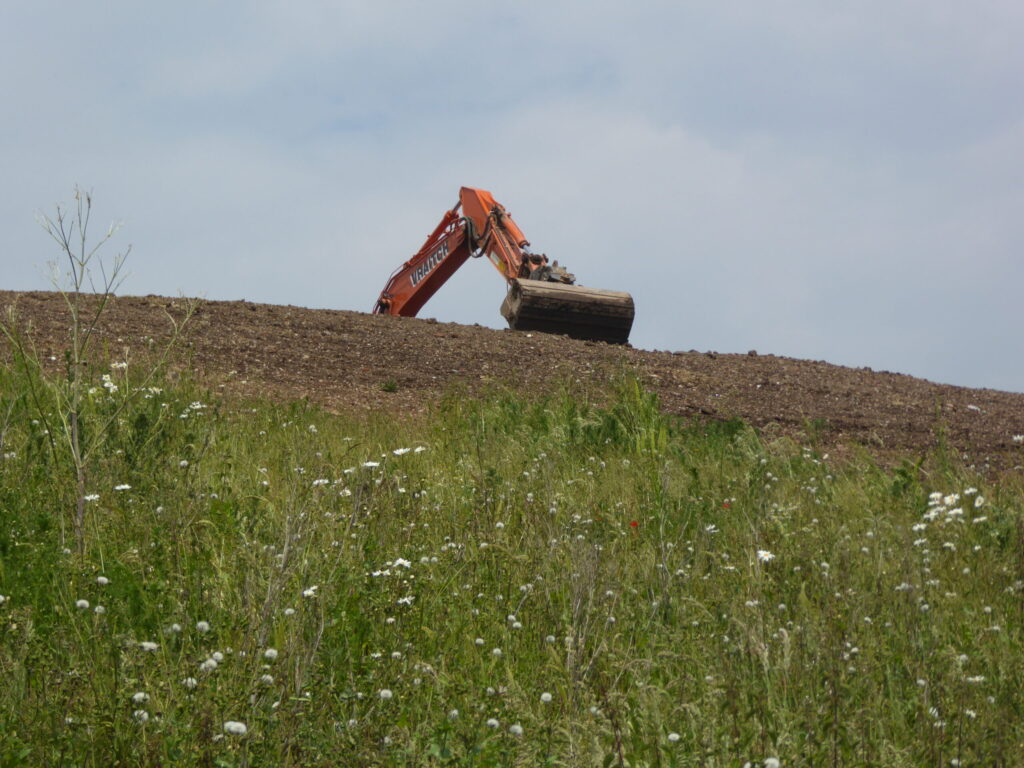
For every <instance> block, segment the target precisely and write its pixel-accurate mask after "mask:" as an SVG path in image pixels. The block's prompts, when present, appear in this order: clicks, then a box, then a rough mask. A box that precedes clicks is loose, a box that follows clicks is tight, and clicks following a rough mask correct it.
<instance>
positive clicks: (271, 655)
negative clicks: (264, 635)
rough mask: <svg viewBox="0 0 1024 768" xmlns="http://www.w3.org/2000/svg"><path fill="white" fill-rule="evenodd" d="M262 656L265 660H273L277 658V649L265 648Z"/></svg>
mask: <svg viewBox="0 0 1024 768" xmlns="http://www.w3.org/2000/svg"><path fill="white" fill-rule="evenodd" d="M263 658H264V659H266V660H267V661H273V660H274V659H276V658H277V649H276V648H267V650H265V651H264V652H263Z"/></svg>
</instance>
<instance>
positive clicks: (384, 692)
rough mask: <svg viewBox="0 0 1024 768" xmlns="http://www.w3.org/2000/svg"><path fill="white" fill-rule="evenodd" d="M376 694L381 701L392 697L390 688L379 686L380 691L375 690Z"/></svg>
mask: <svg viewBox="0 0 1024 768" xmlns="http://www.w3.org/2000/svg"><path fill="white" fill-rule="evenodd" d="M377 695H378V696H380V698H381V699H382V700H383V701H389V700H390V699H392V698H393V697H394V694H393V693H392V692H391V689H390V688H381V689H380V691H378V692H377Z"/></svg>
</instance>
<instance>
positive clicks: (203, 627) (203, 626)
mask: <svg viewBox="0 0 1024 768" xmlns="http://www.w3.org/2000/svg"><path fill="white" fill-rule="evenodd" d="M196 631H197V632H202V633H203V634H204V635H205V634H206V633H207V632H209V631H210V622H208V621H197V622H196Z"/></svg>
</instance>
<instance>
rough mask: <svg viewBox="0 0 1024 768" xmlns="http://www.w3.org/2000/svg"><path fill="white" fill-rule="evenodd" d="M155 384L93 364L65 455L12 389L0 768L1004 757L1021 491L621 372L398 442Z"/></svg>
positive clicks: (509, 399)
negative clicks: (880, 453) (684, 400)
mask: <svg viewBox="0 0 1024 768" xmlns="http://www.w3.org/2000/svg"><path fill="white" fill-rule="evenodd" d="M150 373H151V372H143V371H139V372H138V374H136V371H135V370H134V364H132V365H128V366H126V367H120V366H119V367H113V368H106V367H104V368H103V369H102V370H101V369H89V370H83V371H82V373H81V375H82V376H84V377H85V378H86V384H87V386H84V387H83V388H82V389H81V397H80V398H79V400H78V401H77V402H76V405H75V407H76V429H77V430H78V435H79V438H80V439H81V440H83V441H89V442H88V444H89V445H97V446H101V449H97V451H96V453H94V454H93V455H92V456H91V457H90V459H89V462H88V463H87V464H85V463H83V462H82V461H80V460H79V461H76V460H75V457H73V456H72V455H71V450H70V448H69V443H68V441H67V440H66V439H61V437H60V434H59V433H60V430H61V426H60V425H61V424H62V423H64V422H66V418H65V417H64V416H62V414H60V413H59V412H58V409H59V407H60V404H61V402H64V403H65V407H66V400H65V401H61V400H60V399H59V398H57V397H56V396H53V395H51V394H48V393H51V391H52V388H47V387H44V386H41V385H40V381H39V379H38V377H39V376H41V375H42V374H40V373H39V372H38V371H37V370H35V369H33V368H32V367H31V366H29V365H20V366H19V365H16V364H10V365H2V366H0V455H2V459H0V595H2V596H3V600H2V602H0V675H2V679H3V684H2V685H0V736H2V737H0V766H5V767H6V766H19V765H26V766H28V765H31V766H38V765H75V766H109V765H123V766H133V765H165V766H167V765H204V766H243V765H248V766H302V767H303V768H311V767H312V766H336V765H409V766H420V765H437V766H442V765H459V766H468V765H475V766H492V765H494V766H499V765H524V766H536V765H570V766H577V765H578V766H589V765H598V766H601V765H605V766H608V765H630V766H634V767H635V766H690V765H704V766H726V765H728V766H735V765H742V764H743V763H744V762H745V761H748V760H749V761H751V762H753V763H754V764H755V765H756V764H764V761H765V760H766V759H770V758H778V759H779V760H781V762H782V765H818V766H821V765H842V766H854V765H886V766H918V765H934V766H940V765H942V766H945V765H950V764H951V761H952V760H959V761H961V762H960V764H962V765H968V764H975V765H977V764H987V765H1010V764H1018V763H1019V762H1020V759H1021V758H1020V755H1021V754H1022V741H1024V711H1022V709H1024V704H1022V701H1024V700H1022V698H1021V696H1020V691H1021V690H1022V688H1024V654H1022V653H1021V648H1022V645H1021V631H1022V629H1021V618H1022V612H1024V527H1022V526H1024V522H1022V521H1024V518H1022V507H1024V504H1022V494H1021V489H1020V488H1019V487H1018V486H1011V485H1008V484H1003V485H986V484H985V483H983V482H981V481H979V480H978V479H977V478H972V477H969V476H967V475H966V474H963V473H962V472H961V471H960V470H956V469H955V468H947V469H942V470H936V471H935V472H933V473H932V474H931V475H928V474H927V473H925V472H923V471H921V469H920V467H918V466H913V465H909V464H908V465H907V466H906V467H904V468H902V469H900V470H898V471H895V472H890V471H887V470H883V469H881V468H879V467H877V466H875V465H873V464H872V463H871V462H870V461H869V460H867V459H863V460H859V461H858V462H857V463H855V464H853V465H850V466H842V467H840V466H834V462H833V461H832V460H830V459H829V458H828V457H827V456H826V455H822V454H819V453H818V452H817V449H814V448H801V447H799V446H797V445H795V444H794V443H792V442H789V441H785V440H783V441H777V442H772V443H766V442H765V441H763V440H762V439H761V438H759V436H758V435H757V434H756V433H755V432H754V431H753V430H751V429H749V428H748V427H746V426H745V425H744V424H742V423H739V422H727V423H715V422H712V423H706V424H697V423H692V424H691V423H678V422H674V421H672V420H671V419H669V418H667V417H665V416H663V415H662V414H661V413H660V412H659V409H658V404H657V402H656V401H655V399H654V398H653V397H652V396H651V395H649V394H647V393H646V392H644V391H643V390H642V388H641V387H640V386H639V385H638V384H637V383H636V382H635V381H632V380H629V379H626V380H624V381H623V382H622V383H621V385H620V386H619V387H618V389H617V390H616V391H615V392H613V393H605V394H606V395H607V396H606V397H605V398H604V399H603V400H602V403H603V404H602V405H598V404H595V402H593V401H591V400H589V399H588V398H587V397H586V396H584V395H582V394H579V393H573V392H571V391H569V390H566V391H562V392H558V393H554V394H551V395H548V396H544V397H541V398H539V399H532V400H528V401H527V400H524V398H523V397H522V396H521V395H520V394H519V393H513V392H505V391H495V392H494V393H492V394H491V395H489V396H487V397H484V398H475V399H474V398H469V397H466V396H461V395H458V394H457V393H455V394H452V395H451V396H449V397H447V398H445V399H443V400H442V401H441V402H439V403H437V404H436V407H435V408H434V410H433V412H432V413H431V415H430V416H429V417H426V418H423V419H419V420H416V421H403V420H400V419H395V418H394V417H393V416H391V415H380V416H370V417H361V418H360V417H356V416H345V415H342V416H333V415H329V414H326V413H324V412H322V411H319V410H317V409H315V408H314V407H312V406H309V405H308V404H305V403H296V404H291V405H284V406H282V405H280V404H273V403H268V402H253V403H238V402H235V401H231V400H226V399H222V398H220V397H215V396H212V395H210V394H209V393H207V392H203V391H201V390H200V389H198V388H197V387H196V386H194V385H192V384H190V383H188V382H187V381H186V382H177V383H171V382H170V381H168V380H165V379H159V380H157V379H153V378H150ZM102 375H105V376H107V378H102ZM90 430H93V432H90ZM96 430H102V436H103V439H102V440H99V439H97V434H96V432H95V431H96ZM819 431H820V430H819ZM83 444H84V443H83ZM82 483H84V490H85V493H84V494H83V493H81V492H80V485H81V484H82ZM972 484H973V485H976V486H979V488H978V489H977V490H976V489H975V488H973V487H970V486H971V485H972ZM930 494H932V495H931V496H930ZM80 499H84V501H85V504H86V507H85V512H84V514H82V515H81V526H80V530H78V531H76V525H75V520H76V518H77V516H78V511H77V506H78V502H79V500H80ZM76 533H78V536H76ZM769 764H770V760H769Z"/></svg>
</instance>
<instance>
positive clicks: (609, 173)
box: [0, 0, 1024, 391]
mask: <svg viewBox="0 0 1024 768" xmlns="http://www.w3.org/2000/svg"><path fill="white" fill-rule="evenodd" d="M1022 39H1024V4H1021V3H1019V2H1008V1H1007V2H995V1H991V0H990V1H988V2H986V1H985V0H981V1H979V2H973V3H969V4H968V3H961V2H952V1H948V2H942V1H941V0H884V1H883V0H865V1H864V2H859V3H845V4H839V3H820V2H815V1H814V0H778V1H777V2H770V1H767V2H766V1H765V0H741V1H739V2H729V3H723V2H693V3H684V2H668V1H667V0H665V1H660V0H648V1H646V2H645V1H644V0H638V1H634V2H631V3H629V4H626V3H621V2H608V1H607V0H589V1H587V2H584V1H583V0H569V1H566V2H558V1H557V0H548V1H547V2H530V1H528V2H521V3H501V4H499V3H488V2H480V0H476V1H475V2H466V1H464V0H437V1H435V2H431V3H423V2H414V1H413V0H398V1H395V2H384V1H381V0H376V1H375V2H370V1H369V0H365V1H362V0H347V1H346V0H335V1H332V2H328V1H327V0H321V1H319V2H316V1H310V2H302V3H295V2H283V0H282V1H279V2H271V1H269V0H267V1H264V2H250V3H243V2H221V3H206V2H194V1H192V0H184V1H183V2H178V3H175V4H159V5H157V4H145V3H137V2H128V1H127V0H122V1H119V2H101V1H100V2H93V3H89V4H78V3H66V2H57V1H56V0H32V1H31V2H28V1H25V0H6V1H5V2H4V3H3V4H2V6H0V88H2V93H3V97H4V101H5V107H6V108H5V116H4V119H3V120H2V121H0V169H2V171H3V178H4V180H5V182H6V183H5V184H3V186H2V187H0V217H2V220H0V224H2V226H0V233H2V234H0V286H2V287H4V288H11V289H45V288H48V287H49V283H48V281H47V278H46V272H45V269H44V264H45V262H46V261H47V260H49V259H52V258H53V257H54V256H55V255H56V254H55V252H54V250H53V248H52V245H51V243H50V242H49V241H48V240H47V238H46V237H45V235H44V234H43V233H42V231H41V230H40V229H39V227H38V225H37V224H36V223H35V219H34V217H35V214H36V213H37V212H39V211H42V212H49V211H52V209H53V205H54V204H55V203H57V202H61V201H63V202H66V201H69V200H70V197H71V192H72V188H73V186H74V185H75V184H79V185H82V186H83V187H85V188H88V189H91V190H92V191H93V194H94V197H95V201H96V206H95V212H96V217H97V219H96V220H97V222H102V225H101V226H100V227H98V229H105V227H106V224H107V223H108V222H109V221H111V220H115V219H116V220H120V221H123V222H124V227H123V229H122V231H121V232H120V233H119V235H118V237H117V238H116V240H115V243H114V244H115V245H120V246H122V247H123V246H126V245H127V244H128V243H131V244H132V245H133V252H132V255H131V257H130V259H129V264H128V267H129V271H130V273H131V274H130V277H129V279H128V280H127V282H126V283H125V285H124V287H123V288H122V291H121V292H122V293H130V294H146V293H159V294H169V295H174V294H177V293H182V292H183V293H185V294H189V295H203V296H206V297H207V298H210V299H242V298H244V299H248V300H250V301H261V302H272V303H278V304H296V305H302V306H311V307H329V308H336V309H355V310H362V311H369V309H370V308H371V307H372V305H373V303H374V300H375V299H376V297H377V294H378V293H379V291H380V290H381V288H382V287H383V285H384V282H385V281H386V279H387V277H388V275H389V274H390V273H391V271H392V270H393V269H394V268H395V267H397V266H398V265H399V264H400V263H401V262H402V261H403V260H404V259H406V258H407V257H408V256H409V255H411V254H412V253H413V252H414V251H415V250H416V249H417V248H418V247H419V245H420V244H421V242H422V241H423V239H424V238H425V237H426V235H427V234H428V233H429V232H430V231H431V230H432V229H433V227H434V226H435V224H436V223H437V221H438V220H439V219H440V217H441V214H442V213H443V212H444V210H445V209H446V208H449V207H451V206H452V205H453V204H454V203H455V202H456V198H457V193H458V189H459V187H460V186H463V185H467V186H478V187H483V188H485V189H489V190H491V191H492V192H493V193H494V195H495V197H496V198H497V199H498V200H500V201H501V202H502V203H504V204H505V205H506V207H507V208H508V209H509V210H510V211H511V212H512V213H513V215H514V216H515V218H516V220H517V222H518V223H519V224H520V226H521V227H522V229H523V230H524V231H525V233H526V235H527V236H528V237H529V238H530V240H531V242H532V243H533V244H534V247H535V248H536V249H538V250H542V251H545V252H546V253H548V254H549V255H550V256H552V257H553V258H557V259H559V260H560V261H561V262H562V263H564V264H565V265H567V266H568V267H569V269H570V270H571V271H573V272H575V273H576V275H577V277H578V279H579V281H580V282H582V283H584V284H587V285H591V286H596V287H601V288H609V289H617V290H626V291H629V292H630V293H632V294H633V296H634V298H635V299H636V304H637V317H636V323H635V325H634V330H633V335H632V338H631V341H632V343H633V344H634V345H635V346H637V347H642V348H647V349H670V350H687V349H691V348H693V349H699V350H708V349H714V350H718V351H721V352H746V351H747V350H748V349H757V350H758V351H760V352H762V353H774V354H778V355H787V356H792V357H800V358H809V359H823V360H828V361H829V362H833V363H839V364H843V365H852V366H871V367H873V368H875V369H876V370H881V369H884V370H892V371H899V372H903V373H909V374H912V375H915V376H920V377H924V378H928V379H931V380H934V381H940V382H947V383H953V384H962V385H967V386H976V387H992V388H997V389H1007V390H1013V391H1024V341H1022V336H1021V333H1020V326H1021V319H1020V318H1021V311H1020V305H1021V296H1022V286H1024V254H1022V253H1021V246H1022V243H1024V216H1022V213H1024V100H1022V99H1021V94H1022V93H1024V46H1021V45H1020V41H1021V40H1022ZM504 290H505V289H504V284H503V281H502V280H501V278H500V276H498V275H497V273H495V272H494V270H493V269H492V268H491V267H490V266H488V265H487V264H486V263H485V262H482V261H471V262H469V263H467V264H466V266H465V267H463V269H462V270H461V271H460V272H459V273H458V274H457V275H456V276H455V277H454V278H453V279H452V281H451V282H450V283H449V284H448V285H447V286H445V287H444V288H443V289H442V290H441V291H440V292H439V293H438V294H437V295H436V296H435V297H434V298H433V299H432V300H431V302H430V303H428V304H427V306H426V307H425V308H424V310H423V311H422V312H421V316H424V317H437V318H438V319H441V320H445V321H454V322H463V323H474V322H476V323H480V324H482V325H489V326H493V327H502V326H503V325H504V321H503V320H502V318H501V317H500V315H499V314H498V305H499V304H500V302H501V299H502V297H503V295H504Z"/></svg>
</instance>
